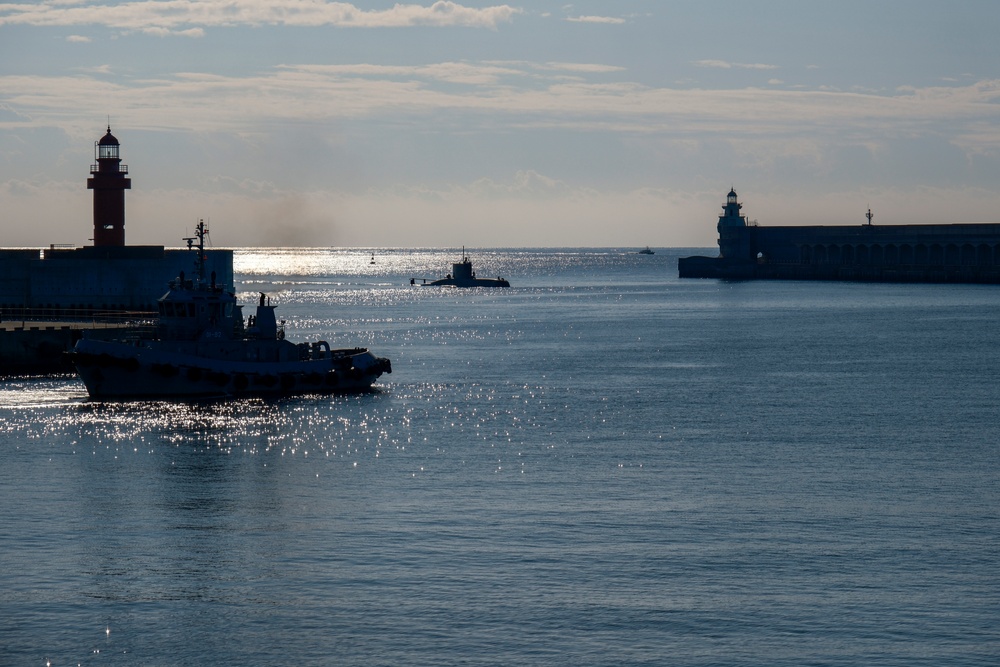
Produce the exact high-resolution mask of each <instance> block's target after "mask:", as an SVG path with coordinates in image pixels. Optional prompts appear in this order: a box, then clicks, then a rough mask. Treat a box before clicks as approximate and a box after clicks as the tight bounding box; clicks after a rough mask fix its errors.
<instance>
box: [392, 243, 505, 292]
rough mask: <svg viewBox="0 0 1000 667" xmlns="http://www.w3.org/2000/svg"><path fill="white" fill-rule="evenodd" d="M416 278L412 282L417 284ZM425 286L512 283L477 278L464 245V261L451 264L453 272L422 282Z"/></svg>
mask: <svg viewBox="0 0 1000 667" xmlns="http://www.w3.org/2000/svg"><path fill="white" fill-rule="evenodd" d="M416 282H417V281H416V279H415V278H410V284H411V285H414V284H416ZM420 284H421V286H423V287H510V283H509V282H507V281H506V280H505V279H504V278H501V277H500V276H497V277H496V278H477V277H476V272H475V271H473V270H472V260H470V259H469V257H468V255H466V254H465V246H462V261H460V262H455V263H454V264H452V265H451V273H449V274H448V275H447V276H446V277H444V278H441V279H439V280H432V281H431V282H427V279H426V278H424V281H423V282H422V283H420Z"/></svg>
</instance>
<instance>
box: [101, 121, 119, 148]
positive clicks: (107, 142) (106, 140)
mask: <svg viewBox="0 0 1000 667" xmlns="http://www.w3.org/2000/svg"><path fill="white" fill-rule="evenodd" d="M98 144H99V145H101V146H120V145H121V144H119V143H118V140H117V139H115V135H113V134H111V126H110V125H109V126H108V133H107V134H105V135H104V136H103V137H101V140H100V141H99V142H98Z"/></svg>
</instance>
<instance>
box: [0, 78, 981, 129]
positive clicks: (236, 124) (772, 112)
mask: <svg viewBox="0 0 1000 667" xmlns="http://www.w3.org/2000/svg"><path fill="white" fill-rule="evenodd" d="M567 71H569V72H573V73H574V74H575V75H576V78H574V79H573V80H566V78H565V72H567ZM618 73H620V70H617V69H616V68H605V67H602V66H598V65H577V64H573V63H527V62H520V63H519V62H514V61H511V62H504V63H499V62H444V63H436V64H428V65H420V66H385V65H375V64H355V65H302V66H295V65H286V66H282V67H278V68H275V69H273V70H265V71H263V72H259V73H255V74H252V75H250V76H225V75H219V74H213V73H204V72H184V73H178V74H175V75H172V76H164V77H159V78H146V79H140V78H132V79H122V80H117V79H108V78H105V77H103V76H100V75H93V76H91V75H86V74H80V75H79V76H62V77H59V76H55V77H40V76H27V75H7V76H0V91H3V92H2V94H0V104H3V105H4V106H5V107H6V108H8V109H12V110H17V112H18V113H19V114H20V115H22V116H24V117H30V118H32V119H34V122H35V123H37V124H39V125H58V126H60V127H63V128H64V129H66V131H67V132H69V133H71V134H72V131H71V126H72V123H74V122H78V121H81V119H86V118H87V117H98V118H99V117H103V116H104V115H105V114H106V112H107V110H108V108H109V105H110V107H111V108H114V109H115V110H116V111H115V113H116V115H118V116H119V117H122V118H125V117H129V118H134V119H136V122H139V123H142V124H144V125H146V126H148V127H151V128H157V129H163V128H175V129H181V130H184V131H191V130H195V131H205V132H216V131H218V132H233V133H237V134H243V133H245V132H246V131H247V128H254V127H258V126H259V127H267V126H269V125H271V124H272V123H275V122H290V123H295V124H299V123H305V124H309V123H317V124H329V123H331V122H336V121H347V120H353V121H358V122H365V123H380V122H390V123H391V124H392V126H393V127H402V126H414V127H418V128H426V127H428V126H431V127H434V126H436V125H437V124H438V122H437V121H439V120H440V119H441V118H445V117H446V118H447V119H448V123H449V124H450V125H451V126H453V127H454V128H456V129H461V130H463V131H475V130H477V129H484V128H491V129H492V130H493V131H495V130H496V129H497V128H508V129H524V128H562V129H565V130H568V131H590V130H603V131H610V132H627V133H634V134H656V133H661V134H664V135H666V136H679V135H683V134H685V133H709V134H721V135H727V136H728V135H733V134H734V133H738V134H740V135H744V136H756V135H763V134H772V135H774V136H790V135H791V134H793V133H795V132H806V133H808V134H809V136H830V137H837V136H840V135H841V134H842V133H844V132H850V133H851V134H852V135H863V134H869V135H879V134H882V133H893V134H900V135H902V134H914V133H916V134H924V133H927V132H932V131H933V132H941V133H945V134H946V135H948V136H952V137H959V136H962V135H964V134H965V131H964V130H963V128H965V127H966V126H971V124H973V123H975V124H976V126H975V129H974V130H972V129H970V130H969V131H968V134H969V136H970V137H975V138H976V140H977V141H985V142H986V144H987V145H988V146H995V145H996V143H997V142H996V140H995V139H990V137H991V136H995V135H996V134H998V133H1000V130H994V131H990V130H989V128H990V127H995V116H996V108H997V103H998V102H1000V80H996V81H981V82H977V83H973V84H970V85H966V86H939V87H930V88H911V87H907V88H901V89H899V90H897V91H895V92H893V93H880V94H876V93H861V92H853V91H852V92H845V91H820V90H800V89H780V88H743V89H730V90H724V89H723V90H704V89H686V88H667V87H650V86H646V85H642V84H639V83H636V82H632V81H628V80H607V79H608V78H609V75H610V76H615V75H616V74H618ZM615 78H623V77H618V76H615ZM288 100H295V101H296V103H295V104H291V105H290V104H288V103H287V101H288ZM67 109H72V110H73V114H72V115H73V116H74V117H75V119H74V118H70V117H68V116H67V112H66V110H67ZM140 119H141V120H140ZM178 123H182V124H183V126H179V125H178ZM428 123H430V125H428ZM931 123H937V124H938V125H937V126H936V129H931V126H930V125H929V124H931ZM968 143H969V145H971V143H972V140H971V139H970V140H969V142H968Z"/></svg>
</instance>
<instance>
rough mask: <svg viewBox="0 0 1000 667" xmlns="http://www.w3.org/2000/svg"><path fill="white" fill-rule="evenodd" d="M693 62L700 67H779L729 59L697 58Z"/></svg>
mask: <svg viewBox="0 0 1000 667" xmlns="http://www.w3.org/2000/svg"><path fill="white" fill-rule="evenodd" d="M693 64H694V65H697V66H698V67H711V68H715V69H778V66H777V65H764V64H761V63H731V62H729V61H727V60H696V61H694V63H693Z"/></svg>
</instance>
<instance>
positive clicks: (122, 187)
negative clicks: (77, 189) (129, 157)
mask: <svg viewBox="0 0 1000 667" xmlns="http://www.w3.org/2000/svg"><path fill="white" fill-rule="evenodd" d="M120 148H121V145H120V144H119V143H118V140H117V139H116V138H115V135H113V134H111V126H110V125H108V133H107V134H105V135H104V136H103V137H101V140H100V141H97V142H95V143H94V152H95V158H96V159H97V164H93V165H91V166H90V175H91V177H90V178H88V179H87V189H88V190H93V191H94V246H95V247H106V246H124V245H125V191H126V190H129V189H131V188H132V179H130V178H127V174H128V166H127V165H124V164H122V163H121V162H122V161H121V156H120V155H119V150H120Z"/></svg>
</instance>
